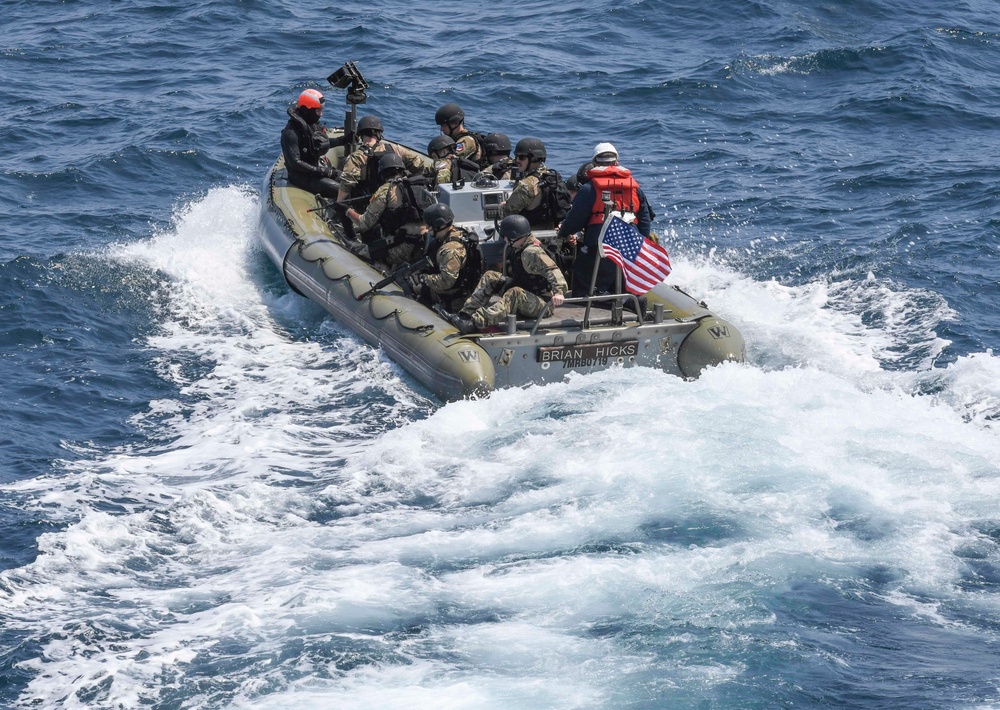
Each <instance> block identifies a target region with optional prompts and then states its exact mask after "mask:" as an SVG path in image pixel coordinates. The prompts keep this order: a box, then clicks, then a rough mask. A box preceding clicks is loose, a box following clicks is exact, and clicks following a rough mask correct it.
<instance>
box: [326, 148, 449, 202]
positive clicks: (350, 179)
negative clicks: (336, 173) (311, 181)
mask: <svg viewBox="0 0 1000 710" xmlns="http://www.w3.org/2000/svg"><path fill="white" fill-rule="evenodd" d="M388 151H392V152H393V153H395V154H396V155H398V156H399V157H400V158H402V159H403V164H404V165H406V169H407V171H408V172H409V173H410V175H416V174H418V173H422V172H423V171H424V169H425V168H429V167H431V161H430V159H429V158H425V157H424V156H422V155H420V153H416V152H414V151H412V150H410V149H409V148H406V147H404V146H401V145H399V144H398V143H391V142H389V141H385V140H382V141H379V142H378V143H376V144H375V146H374V147H372V148H369V147H368V146H362V147H361V148H358V149H357V150H356V151H354V152H353V153H351V155H350V157H349V158H348V159H347V161H346V162H345V163H344V170H343V172H342V173H341V174H340V188H341V190H347V192H348V193H350V192H351V191H353V190H354V189H355V188H357V186H358V185H364V184H365V182H367V180H368V158H369V157H370V156H372V155H376V154H379V153H386V152H388Z"/></svg>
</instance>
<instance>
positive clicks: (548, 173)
mask: <svg viewBox="0 0 1000 710" xmlns="http://www.w3.org/2000/svg"><path fill="white" fill-rule="evenodd" d="M546 157H547V151H546V150H545V144H544V143H542V141H540V140H539V139H538V138H531V137H528V138H522V139H521V140H519V141H518V142H517V145H516V146H515V147H514V159H515V160H516V161H517V163H516V165H517V172H518V176H519V177H518V180H517V184H516V185H515V186H514V189H513V190H512V191H511V193H510V197H508V198H507V199H506V200H505V201H504V202H501V203H500V215H501V216H502V217H506V216H508V215H514V214H519V215H524V216H525V217H527V218H528V222H529V223H530V224H531V226H532V227H540V228H543V229H552V228H553V227H555V226H556V225H557V224H559V222H561V221H562V219H563V217H564V216H565V214H566V210H568V209H569V207H570V200H569V192H568V191H567V190H566V183H565V182H563V180H562V178H561V177H559V173H557V172H556V171H555V170H552V169H551V168H548V167H546V166H545V158H546Z"/></svg>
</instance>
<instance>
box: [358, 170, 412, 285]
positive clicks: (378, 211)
mask: <svg viewBox="0 0 1000 710" xmlns="http://www.w3.org/2000/svg"><path fill="white" fill-rule="evenodd" d="M404 204H405V203H404V201H403V188H402V187H401V186H400V185H399V183H398V182H392V181H389V182H384V183H382V185H381V186H379V188H378V190H376V191H375V194H374V195H372V199H371V201H370V202H369V203H368V207H367V208H366V209H365V213H364V214H363V215H361V219H360V220H358V223H357V226H356V229H357V231H358V233H359V234H364V233H365V232H368V231H370V230H372V229H374V228H375V226H376V225H378V224H379V222H380V221H381V220H382V215H383V214H384V213H385V211H386V209H390V210H393V209H398V208H400V207H402V206H403V205H404ZM403 229H404V230H406V234H407V235H408V236H409V237H410V238H409V239H407V240H406V241H403V242H400V243H399V244H396V245H394V246H392V247H389V256H388V259H387V261H388V262H389V266H391V267H392V268H396V267H397V266H400V265H402V264H405V263H408V262H410V261H413V260H414V259H417V258H419V257H420V251H421V250H422V248H423V237H422V234H423V232H424V230H425V228H424V225H423V222H409V223H407V224H405V225H403ZM383 236H384V237H386V238H391V237H392V236H393V235H391V234H385V235H383Z"/></svg>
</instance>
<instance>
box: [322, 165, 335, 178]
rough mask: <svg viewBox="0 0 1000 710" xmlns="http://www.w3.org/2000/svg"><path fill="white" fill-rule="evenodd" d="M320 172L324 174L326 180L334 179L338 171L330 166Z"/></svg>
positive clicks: (324, 167)
mask: <svg viewBox="0 0 1000 710" xmlns="http://www.w3.org/2000/svg"><path fill="white" fill-rule="evenodd" d="M320 171H321V172H322V173H323V177H325V178H332V177H333V176H334V175H336V174H337V171H336V170H334V169H333V168H331V167H330V166H329V165H326V166H323V167H321V168H320Z"/></svg>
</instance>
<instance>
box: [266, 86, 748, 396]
mask: <svg viewBox="0 0 1000 710" xmlns="http://www.w3.org/2000/svg"><path fill="white" fill-rule="evenodd" d="M331 79H332V78H331ZM331 83H333V82H332V81H331ZM348 100H349V101H350V95H349V99H348ZM345 122H346V121H345ZM342 134H343V129H332V130H328V135H330V136H331V137H334V136H339V135H342ZM344 152H345V151H344V148H341V147H337V148H333V149H331V150H330V151H329V153H328V154H327V159H328V160H329V161H330V164H331V165H333V166H336V167H339V166H341V165H342V164H343V161H344V157H345V156H344ZM430 164H431V162H430V160H429V159H428V166H429V165H430ZM514 184H515V183H513V182H511V181H498V180H476V181H468V182H463V181H456V182H452V183H445V184H442V185H438V186H436V194H437V199H438V200H439V201H440V202H443V203H446V204H448V205H449V207H451V209H452V211H453V212H454V214H455V224H456V225H457V226H459V227H463V228H465V229H467V230H468V231H469V232H470V233H471V234H472V235H473V239H474V240H475V248H478V249H479V251H480V253H481V255H482V262H483V263H484V264H499V263H503V250H504V247H505V244H504V241H503V240H502V239H501V238H500V237H499V235H498V234H497V230H496V224H497V217H498V214H499V205H500V203H501V202H502V201H504V200H505V199H506V198H507V197H508V196H509V194H510V192H511V190H512V189H513V187H514ZM324 204H325V200H323V198H317V197H316V196H315V195H313V194H312V193H309V192H306V191H304V190H301V189H299V188H297V187H294V186H292V185H290V184H289V183H288V180H287V172H286V170H285V166H284V158H283V157H282V158H279V159H278V160H277V162H276V163H275V164H274V165H273V166H272V168H271V169H270V170H269V171H268V173H267V176H266V177H265V179H264V181H263V185H262V190H261V212H260V229H259V233H260V235H261V239H262V241H263V245H264V248H265V250H266V252H267V254H268V256H269V257H270V258H271V260H272V261H273V262H274V263H275V265H276V266H277V267H278V269H279V270H280V271H281V273H282V275H283V276H284V278H285V280H286V282H287V283H288V284H289V286H291V287H292V289H294V290H295V291H296V292H298V293H299V294H302V295H304V296H306V297H307V298H310V299H312V300H313V301H315V302H317V303H319V304H320V305H321V306H323V308H325V309H326V310H327V311H328V312H329V313H330V314H331V315H333V317H334V318H336V319H337V321H339V322H340V323H342V324H343V325H345V326H347V327H348V328H350V329H351V330H352V331H353V332H354V333H356V334H357V335H358V336H360V337H361V338H362V339H363V340H365V341H366V342H368V343H369V344H371V345H373V346H377V347H380V348H382V350H383V351H384V352H385V353H386V354H387V355H388V356H389V357H390V358H392V360H394V361H395V362H397V363H398V364H399V365H400V366H401V367H402V368H403V369H405V370H406V371H407V372H408V373H409V374H410V375H412V376H413V377H414V379H416V380H417V381H418V382H420V384H422V385H423V386H424V387H426V388H427V389H429V390H430V391H431V392H433V393H434V394H435V395H436V396H438V397H440V398H442V399H444V400H452V399H458V398H462V397H469V396H481V395H485V394H487V393H489V392H491V391H492V390H494V389H496V388H500V387H518V386H523V385H527V384H530V383H546V382H553V381H558V380H561V379H562V378H563V377H564V376H565V375H566V374H567V373H569V372H582V373H588V372H594V371H599V370H603V369H606V368H608V367H654V368H658V369H660V370H663V371H664V372H668V373H671V374H674V375H678V376H681V377H687V378H693V377H697V376H698V374H699V373H700V372H701V371H702V370H703V369H704V368H706V367H709V366H712V365H716V364H718V363H721V362H724V361H727V360H736V361H742V360H743V359H744V352H745V351H744V342H743V338H742V336H741V335H740V333H739V332H738V331H737V329H736V328H735V327H734V326H733V325H731V324H730V323H728V322H726V321H725V320H723V319H721V318H719V317H718V316H717V315H715V314H714V313H712V312H711V311H710V310H709V309H708V307H707V306H706V304H705V303H704V302H702V301H698V300H696V299H695V298H693V297H691V296H690V295H688V294H687V293H685V292H684V291H682V290H681V289H679V288H677V287H675V286H672V285H668V284H666V283H662V284H659V285H658V286H655V287H654V288H653V289H652V290H651V291H649V292H648V293H646V294H645V296H644V299H643V300H644V302H643V303H641V304H640V301H639V299H638V298H636V297H635V296H633V295H631V294H627V293H622V294H618V295H616V296H607V295H605V296H602V297H601V299H600V300H599V301H598V300H596V299H588V298H583V299H567V301H566V303H565V304H564V305H562V306H560V307H559V308H557V309H554V313H553V314H552V315H550V316H548V317H543V318H540V319H538V320H526V321H525V320H516V319H515V318H514V317H513V316H510V317H509V318H508V322H507V323H506V327H503V328H500V329H497V330H498V332H490V333H476V334H469V335H462V334H461V333H459V331H458V330H457V329H456V328H455V327H454V326H453V325H452V324H451V323H450V322H449V321H448V320H447V319H446V318H445V317H444V314H443V313H440V312H439V311H437V310H435V309H434V308H431V307H428V306H425V305H423V304H422V303H420V302H418V301H417V300H415V299H414V298H412V297H410V295H408V293H409V290H408V289H405V290H404V288H403V287H402V286H400V285H399V284H397V283H394V282H390V283H384V282H386V281H387V279H386V273H387V272H386V271H385V270H384V267H382V266H381V265H380V264H378V263H377V262H369V261H368V260H366V259H364V258H362V257H361V256H358V255H357V251H358V250H357V248H356V245H355V244H353V243H352V242H351V240H349V239H347V238H345V237H344V236H343V232H342V230H340V229H338V228H337V226H338V225H337V224H336V220H337V219H338V218H337V217H336V216H335V215H331V214H330V213H329V212H327V211H326V210H324V209H323V206H324ZM331 216H332V219H330V218H331ZM534 234H535V236H536V237H538V238H539V239H540V240H541V241H542V242H543V243H544V242H546V241H547V240H549V241H551V240H553V239H554V238H555V233H554V232H552V231H545V230H535V231H534ZM401 281H402V280H401ZM380 283H381V284H384V285H381V287H380V288H377V289H374V290H373V285H378V284H380ZM550 312H551V309H550Z"/></svg>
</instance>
